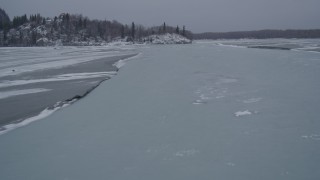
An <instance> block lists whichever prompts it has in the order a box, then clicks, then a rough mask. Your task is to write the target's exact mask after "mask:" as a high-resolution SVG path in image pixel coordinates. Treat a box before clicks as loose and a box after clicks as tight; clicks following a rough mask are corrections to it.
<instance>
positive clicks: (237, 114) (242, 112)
mask: <svg viewBox="0 0 320 180" xmlns="http://www.w3.org/2000/svg"><path fill="white" fill-rule="evenodd" d="M251 114H252V112H250V111H249V110H245V111H238V112H235V113H234V115H235V116H236V117H239V116H246V115H251Z"/></svg>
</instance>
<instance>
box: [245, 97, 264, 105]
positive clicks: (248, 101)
mask: <svg viewBox="0 0 320 180" xmlns="http://www.w3.org/2000/svg"><path fill="white" fill-rule="evenodd" d="M261 100H262V98H250V99H247V100H244V101H243V103H246V104H250V103H256V102H259V101H261Z"/></svg>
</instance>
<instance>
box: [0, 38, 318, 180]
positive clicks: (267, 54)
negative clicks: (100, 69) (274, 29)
mask: <svg viewBox="0 0 320 180" xmlns="http://www.w3.org/2000/svg"><path fill="white" fill-rule="evenodd" d="M217 44H218V43H217V42H210V41H202V42H196V43H194V44H191V45H167V46H143V47H141V48H138V51H139V52H141V53H142V54H141V55H139V56H138V57H136V58H135V59H132V60H131V61H128V62H127V64H126V65H125V66H123V67H122V68H121V69H120V72H119V73H118V75H117V76H115V77H113V78H112V79H110V80H108V81H105V82H104V83H102V84H101V85H100V86H99V87H98V88H97V89H95V90H94V91H93V92H92V93H90V94H89V95H88V96H87V97H86V98H84V99H81V100H80V101H77V102H76V103H74V104H73V105H72V106H68V107H66V108H63V109H61V110H60V111H57V112H56V113H54V114H53V115H51V116H49V117H47V118H45V119H43V120H41V121H37V122H34V123H32V124H30V125H28V126H25V127H22V128H19V129H16V130H14V131H11V132H9V133H6V134H4V135H1V136H0V178H1V179H3V180H9V179H10V180H11V179H12V180H16V179H32V180H43V179H46V180H51V179H52V180H57V179H61V180H67V179H68V180H82V179H83V180H88V179H107V180H117V179H118V180H125V179H130V180H144V179H145V180H164V179H172V180H178V179H184V180H187V179H190V180H195V179H198V180H202V179H203V180H204V179H216V180H234V179H237V180H248V179H259V180H270V179H281V180H286V179H287V180H301V179H308V180H318V179H319V178H320V151H319V150H320V113H319V110H320V81H319V77H320V53H316V52H307V51H284V50H268V49H251V48H242V47H234V46H227V45H224V46H221V44H219V45H217Z"/></svg>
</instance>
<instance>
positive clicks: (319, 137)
mask: <svg viewBox="0 0 320 180" xmlns="http://www.w3.org/2000/svg"><path fill="white" fill-rule="evenodd" d="M301 137H302V138H304V139H311V140H316V141H320V135H319V134H312V135H303V136H301Z"/></svg>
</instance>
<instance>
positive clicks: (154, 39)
mask: <svg viewBox="0 0 320 180" xmlns="http://www.w3.org/2000/svg"><path fill="white" fill-rule="evenodd" d="M144 41H146V42H149V43H151V44H190V43H191V42H192V41H191V40H190V39H187V38H185V37H184V36H182V35H179V34H169V33H166V34H161V35H151V36H148V37H146V38H144Z"/></svg>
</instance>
